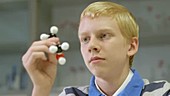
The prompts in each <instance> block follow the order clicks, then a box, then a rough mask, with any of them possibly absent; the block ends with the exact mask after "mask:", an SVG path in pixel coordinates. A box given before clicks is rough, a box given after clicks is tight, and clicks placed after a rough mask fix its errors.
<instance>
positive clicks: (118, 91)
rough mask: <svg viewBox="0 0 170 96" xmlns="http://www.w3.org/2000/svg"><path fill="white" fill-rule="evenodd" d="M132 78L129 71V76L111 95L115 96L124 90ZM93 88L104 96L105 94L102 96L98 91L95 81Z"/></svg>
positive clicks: (131, 73)
mask: <svg viewBox="0 0 170 96" xmlns="http://www.w3.org/2000/svg"><path fill="white" fill-rule="evenodd" d="M132 76H133V72H132V71H131V70H129V74H128V76H127V77H126V79H125V81H124V82H123V84H122V85H121V86H120V87H119V89H118V90H117V91H116V92H115V93H114V94H113V95H112V96H117V95H118V94H119V93H120V92H121V91H122V90H124V88H125V87H126V86H127V84H128V83H129V82H130V80H131V79H132ZM95 86H96V88H97V89H98V90H99V91H100V93H102V94H103V95H105V96H106V94H104V93H103V92H102V90H100V88H99V86H98V85H97V82H96V80H95Z"/></svg>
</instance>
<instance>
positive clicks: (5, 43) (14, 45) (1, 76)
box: [0, 0, 170, 96]
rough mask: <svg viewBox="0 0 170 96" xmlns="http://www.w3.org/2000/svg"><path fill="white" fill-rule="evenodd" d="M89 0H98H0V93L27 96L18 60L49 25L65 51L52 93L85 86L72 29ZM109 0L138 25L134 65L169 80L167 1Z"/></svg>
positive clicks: (169, 1)
mask: <svg viewBox="0 0 170 96" xmlns="http://www.w3.org/2000/svg"><path fill="white" fill-rule="evenodd" d="M94 1H99V0H0V96H30V94H31V88H32V83H31V82H30V79H29V77H28V75H27V73H26V71H25V70H24V68H23V66H22V61H21V58H22V55H23V54H24V53H25V52H26V50H27V49H28V48H29V46H30V45H31V43H32V42H33V41H34V40H39V36H40V34H42V33H48V32H49V29H50V27H51V26H53V25H55V26H58V27H59V33H58V36H59V37H60V40H61V42H62V41H67V42H69V43H70V49H69V51H67V52H65V55H66V59H67V63H66V64H65V65H64V66H59V69H58V77H57V80H56V82H55V86H54V88H53V90H52V92H51V96H55V95H56V94H58V93H60V92H61V91H62V89H63V87H66V86H83V85H88V84H89V79H90V76H91V74H90V72H89V71H88V70H87V69H86V66H85V64H84V62H83V59H82V57H81V54H80V51H79V42H78V37H77V29H78V24H79V16H80V14H81V12H82V10H83V9H84V8H85V7H86V6H87V5H88V4H90V3H91V2H94ZM103 1H105V0H103ZM110 1H114V2H116V3H119V4H122V5H124V6H126V7H127V8H128V9H129V10H130V11H131V12H132V13H133V14H134V15H135V16H136V18H137V21H138V23H139V25H140V48H139V52H138V53H137V54H136V56H135V60H134V66H133V67H134V68H136V69H137V70H138V71H139V73H140V74H141V76H142V77H143V78H147V79H149V80H150V81H153V80H161V79H166V80H167V81H169V82H170V75H169V74H170V70H169V69H170V59H169V57H170V38H169V37H170V12H169V9H170V6H169V4H170V0H126V1H125V0H110Z"/></svg>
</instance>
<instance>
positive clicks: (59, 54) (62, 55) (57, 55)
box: [56, 53, 64, 60]
mask: <svg viewBox="0 0 170 96" xmlns="http://www.w3.org/2000/svg"><path fill="white" fill-rule="evenodd" d="M60 57H64V54H63V53H58V54H56V59H57V60H58V59H59V58H60Z"/></svg>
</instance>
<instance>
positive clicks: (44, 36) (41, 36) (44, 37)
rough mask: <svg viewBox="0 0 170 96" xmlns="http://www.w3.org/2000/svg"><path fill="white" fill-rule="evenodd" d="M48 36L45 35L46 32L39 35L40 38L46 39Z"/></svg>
mask: <svg viewBox="0 0 170 96" xmlns="http://www.w3.org/2000/svg"><path fill="white" fill-rule="evenodd" d="M49 36H50V35H47V34H41V35H40V39H41V40H47V39H48V37H49Z"/></svg>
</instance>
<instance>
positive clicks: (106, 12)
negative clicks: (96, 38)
mask: <svg viewBox="0 0 170 96" xmlns="http://www.w3.org/2000/svg"><path fill="white" fill-rule="evenodd" d="M85 16H89V17H91V18H96V17H100V16H108V17H111V18H113V19H115V20H116V22H117V24H118V26H119V28H120V31H121V34H122V36H123V37H124V38H125V39H126V41H127V42H128V43H130V42H131V39H132V37H137V38H139V26H138V24H137V23H136V20H135V18H134V16H133V15H132V13H131V12H130V11H129V10H128V9H127V8H125V7H124V6H122V5H119V4H116V3H113V2H108V1H105V2H94V3H92V4H90V5H89V6H87V8H85V9H84V11H83V12H82V14H81V17H80V21H81V19H82V18H83V17H85ZM133 57H134V56H131V57H130V58H129V64H130V66H132V62H133Z"/></svg>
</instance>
